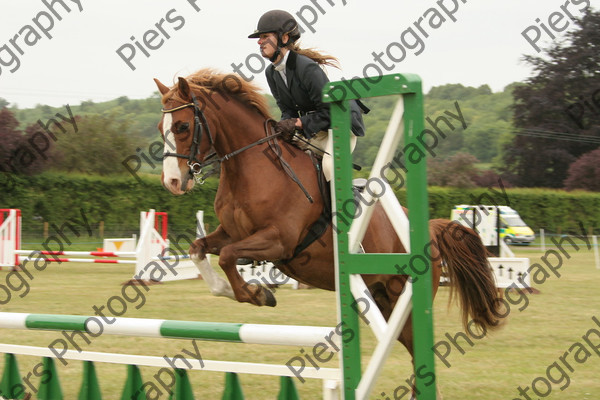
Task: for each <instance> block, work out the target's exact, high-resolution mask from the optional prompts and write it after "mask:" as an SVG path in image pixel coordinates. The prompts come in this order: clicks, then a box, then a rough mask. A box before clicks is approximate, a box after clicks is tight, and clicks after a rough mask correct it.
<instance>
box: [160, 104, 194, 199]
mask: <svg viewBox="0 0 600 400" xmlns="http://www.w3.org/2000/svg"><path fill="white" fill-rule="evenodd" d="M172 125H173V116H172V114H171V113H164V114H163V120H162V131H163V135H164V138H165V148H164V151H163V154H164V153H177V147H176V143H175V135H174V134H173V132H172V131H171V127H172ZM179 160H180V158H179V157H173V156H169V157H163V171H162V183H163V186H164V187H165V188H167V190H169V191H170V192H171V193H173V194H183V193H184V190H183V188H182V187H181V183H182V182H183V181H184V179H183V177H184V176H185V175H184V174H187V173H188V170H187V169H185V170H181V169H180V167H179ZM193 184H194V183H193V180H188V182H187V186H188V187H187V189H188V190H189V189H191V186H193Z"/></svg>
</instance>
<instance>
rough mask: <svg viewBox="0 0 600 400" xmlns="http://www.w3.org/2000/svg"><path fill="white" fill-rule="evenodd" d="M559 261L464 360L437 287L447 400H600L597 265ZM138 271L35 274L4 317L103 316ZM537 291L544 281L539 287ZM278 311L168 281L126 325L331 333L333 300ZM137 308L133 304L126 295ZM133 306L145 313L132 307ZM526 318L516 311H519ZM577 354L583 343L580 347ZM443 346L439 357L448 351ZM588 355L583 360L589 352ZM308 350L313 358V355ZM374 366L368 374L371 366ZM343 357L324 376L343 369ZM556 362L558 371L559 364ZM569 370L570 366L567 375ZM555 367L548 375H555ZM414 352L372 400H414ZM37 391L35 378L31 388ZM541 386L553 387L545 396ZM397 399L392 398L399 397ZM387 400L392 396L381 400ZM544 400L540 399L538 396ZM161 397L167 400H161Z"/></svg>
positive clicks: (137, 345) (295, 294) (318, 295)
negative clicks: (406, 390) (311, 328)
mask: <svg viewBox="0 0 600 400" xmlns="http://www.w3.org/2000/svg"><path fill="white" fill-rule="evenodd" d="M513 250H514V251H515V252H516V253H517V256H526V257H530V259H531V262H532V263H534V262H538V263H541V262H542V261H541V257H542V256H543V254H542V253H541V252H540V250H536V249H530V248H526V247H513ZM569 257H570V258H568V259H567V257H566V256H564V257H563V258H564V259H563V265H562V268H561V269H560V270H559V273H560V275H561V276H560V277H556V276H555V275H551V276H550V277H547V279H545V280H544V282H543V283H540V284H534V283H532V285H533V286H534V287H536V288H537V289H539V290H540V291H541V293H540V294H536V295H527V296H525V295H519V294H516V293H512V294H510V295H509V297H508V298H507V301H510V302H511V303H510V306H511V313H510V316H509V321H508V324H507V325H506V326H505V327H504V328H503V329H502V330H500V331H499V332H496V333H493V334H491V335H489V336H488V337H485V338H482V339H473V342H472V343H473V345H472V346H471V345H469V344H468V343H467V342H466V341H465V340H464V339H461V338H459V339H458V340H457V344H458V346H461V347H462V350H463V353H464V354H462V353H461V351H460V350H459V349H458V348H457V345H454V344H452V343H451V342H450V340H449V339H448V336H450V337H453V336H456V334H457V333H458V332H461V331H462V326H461V324H460V318H459V314H458V309H457V307H456V306H455V305H452V306H451V307H450V308H448V307H447V298H448V289H447V288H441V289H440V291H439V293H438V296H437V298H436V301H435V303H434V304H435V310H434V323H435V338H436V340H437V341H442V340H445V341H446V342H447V343H448V346H449V347H450V348H451V351H450V354H449V355H448V356H447V357H446V358H445V361H446V363H447V364H449V365H450V366H449V367H448V366H447V365H445V364H444V363H443V362H442V361H441V360H439V359H437V358H436V369H437V374H438V384H439V386H440V388H441V391H442V393H443V395H444V398H445V399H446V400H449V399H450V400H451V399H461V400H467V399H526V398H527V397H525V396H524V395H520V394H519V390H518V388H519V386H520V387H522V388H523V389H525V388H529V387H531V386H532V382H533V383H534V384H535V389H536V390H537V391H538V394H537V395H536V394H535V392H533V391H532V389H527V390H528V391H527V393H528V395H529V396H531V398H532V399H537V398H542V397H544V398H548V399H578V400H581V399H600V378H599V375H600V349H598V348H600V326H598V325H596V323H595V322H594V321H593V320H592V317H593V316H595V317H596V318H598V319H599V320H600V292H599V289H598V284H599V283H600V270H598V269H596V268H595V266H594V258H593V257H594V256H593V253H592V252H591V251H588V250H585V251H584V250H580V251H576V250H575V249H570V250H569ZM132 272H133V271H132V266H128V265H110V264H107V265H102V264H75V263H63V264H62V265H57V264H53V265H51V266H49V267H48V268H46V269H45V270H44V271H35V270H34V271H33V280H29V281H28V284H29V285H30V290H29V293H28V294H27V295H24V296H23V297H22V298H21V297H19V295H22V294H23V293H24V292H25V289H22V290H19V291H16V292H13V293H12V299H11V300H10V301H9V302H8V303H7V304H5V305H3V306H2V307H1V308H0V310H1V311H7V312H29V313H53V314H79V315H93V314H94V311H93V308H92V306H94V305H95V306H97V307H100V306H102V305H106V304H107V301H108V299H110V298H111V297H112V296H115V295H117V296H119V295H120V294H121V290H122V287H121V285H120V284H121V283H122V282H123V281H125V280H127V279H128V278H130V277H131V275H132ZM6 278H7V271H0V284H6ZM538 281H541V278H539V277H538ZM276 296H277V300H278V305H277V307H276V308H258V307H254V306H251V305H247V304H238V303H235V302H233V301H231V300H228V299H224V298H215V297H212V296H210V295H209V294H208V290H207V287H206V284H205V283H204V282H203V281H201V280H194V281H182V282H171V283H165V284H163V285H155V286H152V287H151V288H150V290H149V292H147V294H146V296H145V298H144V299H143V300H144V304H143V305H142V299H141V298H139V299H138V300H136V301H132V302H131V303H130V304H128V306H129V307H128V309H127V311H126V312H125V313H124V315H123V316H124V317H141V318H164V319H180V320H201V321H221V322H249V323H250V322H251V323H269V324H297V325H319V326H335V325H336V318H335V295H334V293H332V292H325V291H321V290H317V289H311V290H292V289H289V288H281V289H278V290H277V293H276ZM131 297H132V298H133V297H134V296H133V294H132V295H131ZM136 306H138V307H139V308H136ZM519 309H521V310H519ZM594 327H595V328H596V329H597V331H598V332H599V334H598V336H596V335H595V334H593V333H591V334H590V335H589V338H590V340H591V341H593V342H594V343H595V346H596V347H597V348H596V349H593V348H592V347H591V346H590V345H589V344H587V343H586V342H585V341H584V340H583V339H582V336H583V335H585V334H586V332H588V331H589V330H590V329H591V328H594ZM62 337H63V336H62V334H61V333H60V332H39V331H37V332H35V331H17V330H4V331H3V332H2V342H3V343H11V344H22V345H35V346H48V345H49V344H50V343H52V342H53V341H54V340H56V339H58V338H62ZM361 337H362V339H363V341H362V343H363V348H364V350H365V354H368V352H370V351H372V350H373V348H374V345H375V342H374V337H373V335H372V334H371V333H370V329H369V328H368V327H366V326H363V329H362V330H361ZM77 343H78V344H79V345H81V347H82V348H83V349H84V350H90V351H108V352H123V353H128V354H143V355H155V356H160V357H162V356H164V355H168V356H173V355H175V354H178V353H181V351H182V349H192V348H193V347H192V344H191V342H190V341H187V340H176V339H152V338H129V337H119V336H108V335H105V336H100V337H98V338H96V339H93V341H92V342H91V343H90V344H89V345H88V344H86V343H85V342H84V341H83V340H78V341H77ZM198 343H199V346H200V352H201V354H202V358H203V359H211V360H238V361H250V362H267V363H279V364H284V363H285V362H286V361H287V360H289V359H290V358H291V357H293V356H297V355H300V353H299V349H297V348H287V347H280V346H261V345H246V344H233V343H221V342H198ZM576 343H580V345H579V346H578V345H577V344H576ZM443 346H444V345H442V344H440V345H439V346H438V348H440V349H441V348H443ZM584 349H585V350H584ZM306 350H307V351H308V350H309V349H306ZM18 360H19V368H20V373H21V375H23V376H26V375H27V373H28V372H29V371H31V370H32V369H33V368H34V367H35V365H36V364H38V363H39V361H40V360H39V359H37V358H33V357H25V356H19V357H18ZM367 361H368V356H365V357H364V359H363V363H364V364H365V365H366V362H367ZM337 362H338V361H337V356H336V357H334V358H333V359H332V360H331V361H329V362H328V363H326V364H321V365H320V366H322V367H337ZM555 362H556V363H557V364H556V365H555V366H554V367H553V366H552V364H553V363H555ZM565 364H568V366H569V367H570V368H568V367H567V366H566V365H565ZM549 367H550V368H549ZM96 368H97V371H98V376H99V381H100V387H101V389H102V393H103V395H104V398H106V399H118V398H120V393H121V390H122V387H123V384H124V381H125V376H126V374H125V367H124V366H120V365H110V364H97V365H96ZM81 369H82V367H81V364H80V363H79V362H75V361H72V362H69V363H68V365H67V366H59V376H60V380H61V384H62V387H63V391H64V394H65V398H66V399H74V398H76V396H77V392H78V390H79V386H80V382H81ZM156 372H157V369H156V368H146V367H143V368H142V377H143V379H144V380H145V381H150V380H153V378H152V376H153V375H154V374H155V373H156ZM411 373H412V371H411V365H410V359H409V357H408V353H407V352H406V351H405V350H404V349H403V347H402V346H401V345H400V344H399V343H398V344H396V346H395V348H394V351H393V353H392V355H391V357H390V359H389V361H388V362H387V364H386V366H385V368H384V370H383V375H382V377H380V379H379V380H378V381H377V385H376V389H375V391H374V395H373V396H372V397H371V398H373V399H377V400H380V399H386V398H389V399H394V398H399V399H407V398H408V396H401V394H402V393H403V391H402V390H401V386H402V385H403V384H404V385H406V384H405V380H406V379H408V378H409V377H410V375H411ZM190 380H191V382H192V385H193V388H194V394H195V396H196V398H197V399H218V398H220V396H221V393H222V390H223V382H224V375H223V374H221V373H212V372H202V371H198V372H192V373H191V374H190ZM241 381H242V386H243V390H244V393H245V395H246V397H247V398H248V399H273V398H275V397H276V394H277V390H278V379H277V378H275V377H265V376H260V375H242V376H241ZM32 382H34V383H36V384H37V378H35V379H32ZM545 382H548V383H549V384H550V385H551V386H550V387H548V386H547V385H546V383H545ZM296 385H297V387H298V389H299V392H300V395H301V397H302V398H305V399H317V398H319V397H320V395H321V382H320V381H315V380H306V383H300V382H299V381H298V380H296ZM394 392H395V395H394ZM381 393H385V395H381ZM542 394H543V395H542ZM161 398H167V396H163V397H161Z"/></svg>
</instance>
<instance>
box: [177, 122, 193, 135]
mask: <svg viewBox="0 0 600 400" xmlns="http://www.w3.org/2000/svg"><path fill="white" fill-rule="evenodd" d="M189 128H190V124H189V123H187V122H184V123H183V124H180V125H179V126H178V127H177V133H183V132H185V131H187V130H188V129H189Z"/></svg>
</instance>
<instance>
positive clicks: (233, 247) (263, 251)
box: [219, 227, 289, 307]
mask: <svg viewBox="0 0 600 400" xmlns="http://www.w3.org/2000/svg"><path fill="white" fill-rule="evenodd" d="M286 256H288V257H289V255H286V254H284V246H283V244H282V241H281V237H280V235H279V230H278V229H277V228H275V227H269V228H266V229H262V230H260V231H258V232H256V233H254V234H253V235H251V236H248V237H247V238H245V239H243V240H240V241H239V242H235V243H231V244H229V245H226V246H224V247H223V248H222V249H221V253H220V256H219V265H220V266H221V268H223V271H225V275H227V279H229V283H230V284H231V287H232V289H233V292H234V293H235V298H236V300H237V301H239V302H241V303H242V302H246V303H251V304H254V305H257V306H270V307H275V305H276V304H277V301H276V300H275V296H273V293H272V292H271V291H270V290H269V289H267V288H265V287H263V286H261V285H260V284H259V282H258V281H257V282H256V283H253V282H246V281H244V279H243V278H242V277H241V276H240V274H239V272H238V270H237V268H236V261H237V259H238V258H242V257H247V258H250V259H252V260H280V259H282V258H286Z"/></svg>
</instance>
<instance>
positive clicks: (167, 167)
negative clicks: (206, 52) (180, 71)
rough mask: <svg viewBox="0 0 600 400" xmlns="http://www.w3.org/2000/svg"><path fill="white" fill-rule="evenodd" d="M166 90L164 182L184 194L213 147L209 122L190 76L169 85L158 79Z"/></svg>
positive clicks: (174, 191)
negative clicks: (189, 79) (187, 78)
mask: <svg viewBox="0 0 600 400" xmlns="http://www.w3.org/2000/svg"><path fill="white" fill-rule="evenodd" d="M154 81H155V82H156V85H157V86H158V90H159V91H160V93H161V94H162V96H163V98H162V103H163V109H162V113H163V116H162V119H161V121H160V123H159V124H158V129H159V130H160V132H161V133H162V136H163V139H164V142H165V146H164V152H163V171H162V184H163V186H164V187H165V188H166V189H168V190H169V191H170V192H171V193H173V194H183V193H184V192H186V191H189V190H191V189H192V187H193V186H194V179H191V178H193V176H194V173H199V172H200V170H201V168H202V164H203V161H204V157H205V155H206V154H207V153H208V152H209V151H210V149H211V147H212V137H211V133H210V130H209V128H208V122H207V121H206V118H205V116H204V113H203V112H202V110H201V109H200V106H199V104H198V101H197V99H196V96H195V95H194V93H193V92H192V90H191V89H190V86H189V84H188V82H187V80H186V79H184V78H181V77H180V78H179V81H178V83H177V85H175V86H174V87H173V88H171V89H170V88H168V87H167V86H165V85H163V84H162V83H161V82H160V81H159V80H158V79H155V80H154Z"/></svg>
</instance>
